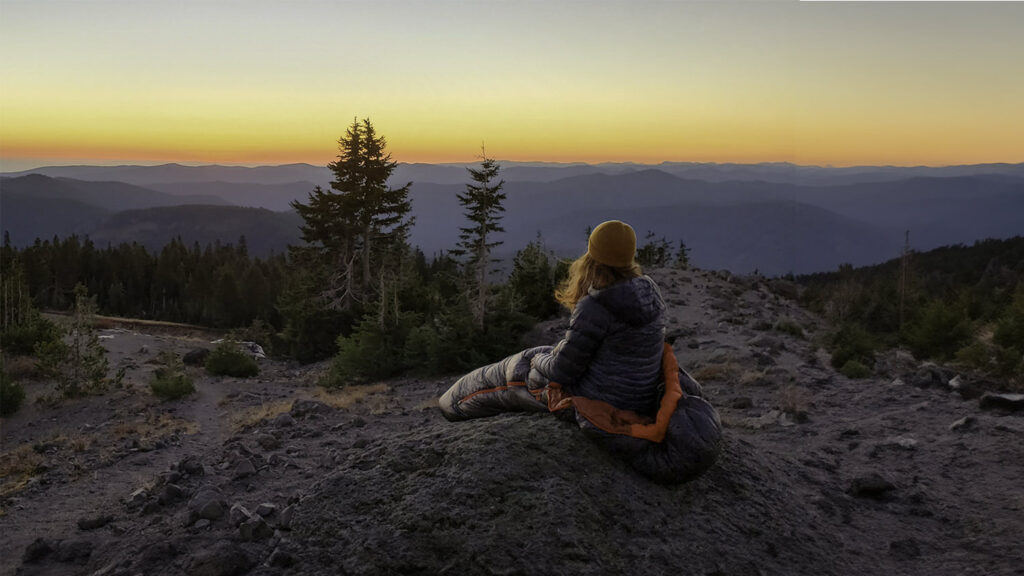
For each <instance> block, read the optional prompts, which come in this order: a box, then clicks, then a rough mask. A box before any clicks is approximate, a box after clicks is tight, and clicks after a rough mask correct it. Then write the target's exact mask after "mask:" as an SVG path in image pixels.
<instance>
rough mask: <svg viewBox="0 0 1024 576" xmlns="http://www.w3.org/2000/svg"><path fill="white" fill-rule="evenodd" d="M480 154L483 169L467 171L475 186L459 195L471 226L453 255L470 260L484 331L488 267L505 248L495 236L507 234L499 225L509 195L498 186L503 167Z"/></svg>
mask: <svg viewBox="0 0 1024 576" xmlns="http://www.w3.org/2000/svg"><path fill="white" fill-rule="evenodd" d="M480 151H481V162H480V168H479V169H473V168H467V170H469V176H470V178H472V180H473V183H470V184H466V192H465V193H464V194H457V195H456V196H457V197H458V199H459V204H461V205H462V207H463V208H465V215H466V218H467V219H468V220H469V221H470V226H469V227H466V228H460V230H461V232H460V233H459V239H460V240H459V243H458V248H456V249H455V250H452V254H455V255H456V256H463V255H466V256H468V259H467V261H466V270H467V273H468V276H469V277H470V278H471V280H472V287H473V288H475V290H473V291H475V294H473V295H471V296H470V302H471V305H472V310H473V319H474V320H475V321H476V324H477V327H479V328H480V329H481V330H482V329H483V328H484V317H485V316H486V315H487V291H488V285H487V274H488V264H489V263H490V262H491V261H492V259H491V250H492V249H493V248H494V247H496V246H499V245H501V244H502V242H500V241H494V236H495V234H497V233H499V232H504V231H505V229H504V228H502V227H501V226H500V225H499V222H500V221H501V217H502V216H501V213H502V212H504V211H505V207H504V206H502V204H501V203H502V202H503V201H504V200H505V193H504V192H502V191H501V188H502V187H503V186H504V185H505V181H504V180H498V181H497V182H496V180H497V178H498V171H499V170H501V166H500V165H499V164H498V163H497V162H495V161H494V160H493V159H491V158H488V157H487V153H486V151H485V150H484V149H483V148H482V147H481V150H480Z"/></svg>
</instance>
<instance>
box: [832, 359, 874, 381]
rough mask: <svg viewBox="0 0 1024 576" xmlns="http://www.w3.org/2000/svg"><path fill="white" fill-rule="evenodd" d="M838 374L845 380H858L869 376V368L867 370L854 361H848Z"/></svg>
mask: <svg viewBox="0 0 1024 576" xmlns="http://www.w3.org/2000/svg"><path fill="white" fill-rule="evenodd" d="M839 373H840V374H842V375H843V376H846V377H847V378H853V379H860V378H867V377H868V376H871V368H868V367H867V366H865V365H864V364H862V363H860V362H858V361H856V360H848V361H847V362H846V363H845V364H843V367H842V368H841V369H840V370H839Z"/></svg>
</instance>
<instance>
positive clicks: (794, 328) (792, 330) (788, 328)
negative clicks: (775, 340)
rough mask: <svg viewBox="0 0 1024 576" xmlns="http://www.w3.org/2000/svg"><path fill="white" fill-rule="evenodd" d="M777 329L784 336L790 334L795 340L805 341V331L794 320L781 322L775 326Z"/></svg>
mask: <svg viewBox="0 0 1024 576" xmlns="http://www.w3.org/2000/svg"><path fill="white" fill-rule="evenodd" d="M775 329H776V330H777V331H779V332H782V333H783V334H789V335H790V336H792V337H794V338H799V339H801V340H803V339H804V329H803V328H801V327H800V325H799V324H797V323H796V322H793V321H792V320H781V321H780V322H779V323H777V324H776V325H775Z"/></svg>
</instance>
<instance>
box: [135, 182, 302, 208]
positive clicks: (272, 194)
mask: <svg viewBox="0 0 1024 576" xmlns="http://www.w3.org/2000/svg"><path fill="white" fill-rule="evenodd" d="M315 186H316V184H313V183H312V182H285V183H282V184H252V183H237V182H170V183H166V184H150V188H152V189H154V190H159V191H160V192H165V193H167V194H174V195H176V196H178V197H181V198H184V197H185V196H186V195H188V194H202V195H207V196H215V197H217V198H222V199H223V200H224V201H225V202H227V203H229V204H233V205H235V206H252V207H257V208H266V209H268V210H274V211H278V212H279V211H283V210H291V204H290V203H291V201H292V200H300V201H303V202H305V201H307V200H308V198H309V193H310V192H312V191H313V188H314V187H315Z"/></svg>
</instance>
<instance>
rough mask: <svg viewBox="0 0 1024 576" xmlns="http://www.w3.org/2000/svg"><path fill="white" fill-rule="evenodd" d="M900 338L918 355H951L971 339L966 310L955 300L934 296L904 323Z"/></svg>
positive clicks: (930, 356)
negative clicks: (912, 317)
mask: <svg viewBox="0 0 1024 576" xmlns="http://www.w3.org/2000/svg"><path fill="white" fill-rule="evenodd" d="M903 339H904V341H905V342H906V343H907V345H908V346H909V347H910V350H911V351H912V352H913V353H914V355H915V356H917V357H918V358H936V359H940V360H944V359H949V358H952V357H953V355H954V354H955V353H956V351H957V350H959V349H960V348H961V347H962V346H963V344H964V343H966V342H968V341H970V339H971V329H970V324H969V321H968V319H967V314H966V311H965V310H964V309H963V307H961V306H959V305H957V304H947V303H945V302H943V301H941V300H933V301H931V302H929V303H928V305H927V306H925V308H924V311H923V313H922V314H921V316H920V318H918V319H917V321H915V322H913V323H911V324H909V325H908V326H907V328H906V329H905V330H904V333H903Z"/></svg>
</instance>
